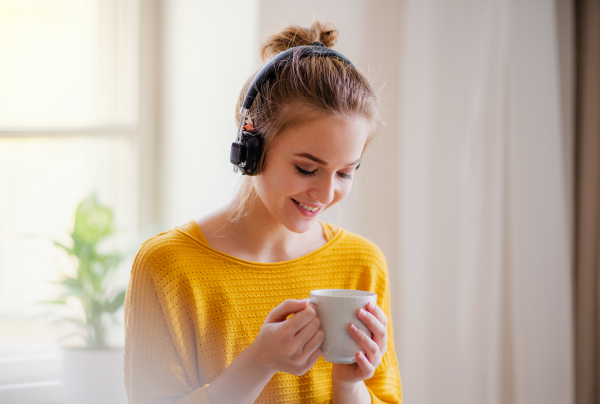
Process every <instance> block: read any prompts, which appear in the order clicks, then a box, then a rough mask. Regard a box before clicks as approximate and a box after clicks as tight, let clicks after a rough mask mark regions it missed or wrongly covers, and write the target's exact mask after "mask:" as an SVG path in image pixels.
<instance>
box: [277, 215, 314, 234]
mask: <svg viewBox="0 0 600 404" xmlns="http://www.w3.org/2000/svg"><path fill="white" fill-rule="evenodd" d="M316 220H317V218H316V217H313V218H311V219H310V220H294V221H289V222H288V223H285V222H284V223H283V225H284V226H285V227H286V228H287V229H288V230H289V231H293V232H294V233H306V232H307V231H309V230H310V228H311V227H312V226H313V225H314V224H315V221H316Z"/></svg>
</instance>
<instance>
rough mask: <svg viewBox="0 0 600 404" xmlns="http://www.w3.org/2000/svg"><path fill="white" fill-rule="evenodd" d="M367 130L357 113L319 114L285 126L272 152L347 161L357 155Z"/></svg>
mask: <svg viewBox="0 0 600 404" xmlns="http://www.w3.org/2000/svg"><path fill="white" fill-rule="evenodd" d="M369 130H370V126H369V122H368V121H367V119H366V118H364V117H362V116H359V115H357V116H352V117H348V118H338V117H333V116H324V117H319V118H315V119H311V120H309V121H306V122H304V123H302V124H299V125H296V126H293V127H291V128H289V129H287V130H286V131H285V132H284V133H282V134H281V135H280V137H279V139H277V142H276V143H275V145H274V147H273V151H274V152H275V153H277V154H278V155H282V156H289V155H294V154H297V153H309V154H311V155H313V156H316V157H319V158H320V159H321V160H324V161H326V162H331V163H333V164H339V163H344V164H347V163H348V162H351V161H355V160H356V159H358V158H359V157H360V156H361V154H362V152H363V150H364V147H365V144H366V142H367V138H368V136H369Z"/></svg>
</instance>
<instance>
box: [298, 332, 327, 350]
mask: <svg viewBox="0 0 600 404" xmlns="http://www.w3.org/2000/svg"><path fill="white" fill-rule="evenodd" d="M324 339H325V334H324V333H323V331H320V330H319V331H317V332H316V333H315V335H313V337H312V338H311V339H310V341H308V342H307V343H306V345H304V349H303V350H302V354H303V355H308V354H310V353H312V352H314V351H315V350H318V351H319V354H320V352H321V348H320V345H321V344H322V343H323V340H324Z"/></svg>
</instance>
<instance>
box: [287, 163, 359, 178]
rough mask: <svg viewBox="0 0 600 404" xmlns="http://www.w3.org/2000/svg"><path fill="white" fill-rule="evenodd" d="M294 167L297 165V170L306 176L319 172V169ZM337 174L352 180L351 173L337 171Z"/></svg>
mask: <svg viewBox="0 0 600 404" xmlns="http://www.w3.org/2000/svg"><path fill="white" fill-rule="evenodd" d="M294 167H296V172H297V173H298V174H300V175H304V176H307V177H312V176H314V175H316V173H317V170H313V171H306V170H303V169H301V168H300V167H298V166H296V165H295V166H294ZM337 175H338V176H339V177H341V178H343V179H345V180H351V179H352V176H351V175H350V174H344V173H337Z"/></svg>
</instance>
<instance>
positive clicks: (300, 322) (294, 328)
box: [287, 305, 318, 335]
mask: <svg viewBox="0 0 600 404" xmlns="http://www.w3.org/2000/svg"><path fill="white" fill-rule="evenodd" d="M316 318H317V312H316V311H315V309H313V308H312V307H310V306H309V305H307V306H306V308H305V309H304V310H302V311H300V312H298V313H296V314H294V316H293V317H291V318H290V319H288V320H287V321H288V322H289V327H290V332H292V333H293V334H292V335H296V334H298V333H299V332H300V331H301V330H302V329H304V328H305V327H306V326H307V325H308V324H310V323H311V321H313V320H315V319H316ZM317 328H318V327H317Z"/></svg>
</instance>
